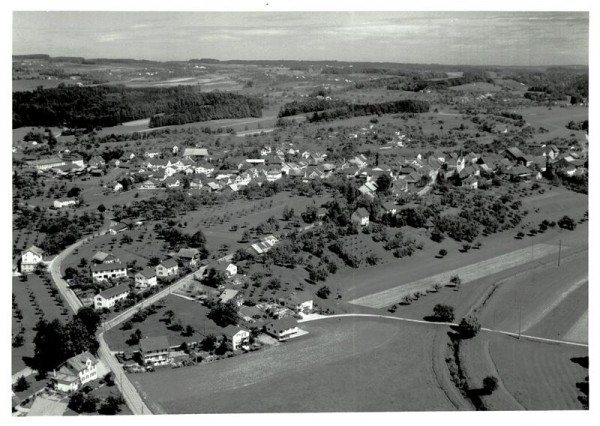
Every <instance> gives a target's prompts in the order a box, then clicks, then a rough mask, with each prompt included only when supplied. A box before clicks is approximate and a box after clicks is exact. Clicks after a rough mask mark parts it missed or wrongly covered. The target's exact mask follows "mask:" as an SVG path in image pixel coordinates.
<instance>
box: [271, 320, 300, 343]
mask: <svg viewBox="0 0 600 426" xmlns="http://www.w3.org/2000/svg"><path fill="white" fill-rule="evenodd" d="M264 329H265V332H266V333H267V334H270V335H271V336H273V337H275V338H276V339H277V340H279V341H283V340H287V339H290V338H291V337H293V336H294V335H295V334H297V333H298V321H296V320H295V319H294V318H292V317H284V318H281V319H278V320H274V321H271V322H268V323H267V324H265V326H264Z"/></svg>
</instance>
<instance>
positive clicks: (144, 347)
mask: <svg viewBox="0 0 600 426" xmlns="http://www.w3.org/2000/svg"><path fill="white" fill-rule="evenodd" d="M170 353H171V348H170V347H169V339H167V336H158V337H146V338H145V339H142V340H140V355H142V359H143V361H144V365H164V364H168V363H169V360H170Z"/></svg>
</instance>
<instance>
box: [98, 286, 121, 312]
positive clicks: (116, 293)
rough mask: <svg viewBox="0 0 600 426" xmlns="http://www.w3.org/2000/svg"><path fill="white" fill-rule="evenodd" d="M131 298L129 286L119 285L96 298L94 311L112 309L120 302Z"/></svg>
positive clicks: (102, 292)
mask: <svg viewBox="0 0 600 426" xmlns="http://www.w3.org/2000/svg"><path fill="white" fill-rule="evenodd" d="M127 296H129V286H128V285H117V286H114V287H111V288H109V289H106V290H104V291H101V292H100V293H98V294H97V295H95V296H94V309H103V308H108V309H110V308H112V307H113V306H115V303H117V302H118V301H119V300H123V299H125V298H127Z"/></svg>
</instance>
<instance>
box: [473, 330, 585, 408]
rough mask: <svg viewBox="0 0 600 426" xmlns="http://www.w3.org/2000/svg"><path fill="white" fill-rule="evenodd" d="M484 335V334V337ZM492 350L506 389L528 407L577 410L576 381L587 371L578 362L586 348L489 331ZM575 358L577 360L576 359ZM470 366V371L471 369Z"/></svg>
mask: <svg viewBox="0 0 600 426" xmlns="http://www.w3.org/2000/svg"><path fill="white" fill-rule="evenodd" d="M482 337H483V336H482ZM485 338H487V339H489V340H490V346H489V351H490V355H491V358H492V359H493V362H494V364H495V366H496V368H497V371H498V373H499V376H500V378H501V379H502V382H503V384H504V386H505V387H506V390H507V391H508V392H510V394H512V396H513V397H514V398H515V400H517V401H518V402H519V404H521V405H522V406H523V407H525V408H526V409H528V410H577V409H581V408H582V406H581V404H580V402H579V401H578V400H577V396H578V391H577V387H576V383H578V382H583V380H584V378H585V377H586V376H587V375H588V370H587V369H586V368H583V367H582V366H581V365H579V364H578V363H577V362H575V361H577V358H580V357H587V356H588V351H587V349H586V348H581V347H574V346H565V345H556V344H549V343H538V342H532V341H528V340H518V339H515V338H513V337H509V336H503V335H498V334H495V335H493V336H491V334H490V333H486V335H485ZM574 358H575V360H574ZM468 368H469V367H468V366H467V370H468Z"/></svg>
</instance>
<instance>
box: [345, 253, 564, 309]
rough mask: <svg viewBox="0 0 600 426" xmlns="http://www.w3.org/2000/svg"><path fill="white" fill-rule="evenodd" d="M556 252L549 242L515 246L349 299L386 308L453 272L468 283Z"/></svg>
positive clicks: (445, 280)
mask: <svg viewBox="0 0 600 426" xmlns="http://www.w3.org/2000/svg"><path fill="white" fill-rule="evenodd" d="M553 253H558V247H556V246H551V245H546V244H537V245H535V246H533V247H532V248H531V249H529V248H523V249H519V250H515V251H512V252H510V253H506V254H503V255H501V256H496V257H493V258H490V259H487V260H483V261H480V262H476V263H472V264H471V265H468V266H463V267H460V268H455V269H452V270H449V271H445V272H442V273H439V274H436V275H431V276H428V277H426V278H422V279H420V280H417V281H413V282H409V283H406V284H403V285H400V286H397V287H393V288H391V289H389V290H384V291H381V292H378V293H374V294H370V295H368V296H363V297H360V298H358V299H354V300H352V301H350V303H354V304H357V305H363V306H368V307H371V308H383V307H385V306H389V305H391V304H394V303H398V302H400V301H401V299H402V298H403V297H404V296H405V295H407V294H411V293H414V292H416V291H424V290H427V289H428V288H431V286H432V285H433V284H435V283H440V284H442V285H444V284H446V283H448V282H449V281H450V278H451V277H452V276H454V275H458V276H459V277H460V279H461V281H462V282H463V283H467V282H470V281H474V280H477V279H480V278H484V277H486V276H488V275H493V274H496V273H498V272H502V271H504V270H506V269H510V268H513V267H516V266H520V265H522V264H524V263H528V262H533V261H535V260H538V259H541V258H544V257H546V256H549V255H551V254H553ZM390 272H393V271H390ZM394 275H395V274H394ZM374 279H384V280H388V281H389V280H390V279H391V277H389V276H385V275H382V276H381V277H378V278H374Z"/></svg>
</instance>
